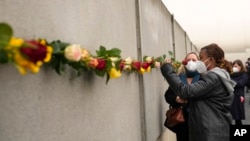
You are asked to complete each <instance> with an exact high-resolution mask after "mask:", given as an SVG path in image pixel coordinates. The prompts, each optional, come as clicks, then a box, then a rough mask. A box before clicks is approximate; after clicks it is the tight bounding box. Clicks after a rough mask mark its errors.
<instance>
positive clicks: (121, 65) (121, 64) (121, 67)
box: [119, 60, 125, 70]
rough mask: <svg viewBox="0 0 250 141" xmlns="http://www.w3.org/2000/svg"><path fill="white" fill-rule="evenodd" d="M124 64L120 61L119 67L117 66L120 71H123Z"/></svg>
mask: <svg viewBox="0 0 250 141" xmlns="http://www.w3.org/2000/svg"><path fill="white" fill-rule="evenodd" d="M124 63H125V61H124V60H122V61H121V63H120V65H119V67H120V70H123V69H124V65H125V64H124Z"/></svg>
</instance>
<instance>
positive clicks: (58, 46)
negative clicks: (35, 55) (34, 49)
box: [49, 40, 69, 53]
mask: <svg viewBox="0 0 250 141" xmlns="http://www.w3.org/2000/svg"><path fill="white" fill-rule="evenodd" d="M49 45H50V46H51V47H52V48H53V53H61V51H63V50H64V49H65V48H66V47H67V46H68V45H69V43H64V42H61V41H60V40H57V41H52V42H51V43H49Z"/></svg>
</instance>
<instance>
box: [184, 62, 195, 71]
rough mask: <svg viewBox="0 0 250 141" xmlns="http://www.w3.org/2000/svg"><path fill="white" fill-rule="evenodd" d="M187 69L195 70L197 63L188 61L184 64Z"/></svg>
mask: <svg viewBox="0 0 250 141" xmlns="http://www.w3.org/2000/svg"><path fill="white" fill-rule="evenodd" d="M185 67H186V69H187V70H188V71H196V69H197V64H196V62H194V61H192V60H191V61H188V63H187V65H186V66H185Z"/></svg>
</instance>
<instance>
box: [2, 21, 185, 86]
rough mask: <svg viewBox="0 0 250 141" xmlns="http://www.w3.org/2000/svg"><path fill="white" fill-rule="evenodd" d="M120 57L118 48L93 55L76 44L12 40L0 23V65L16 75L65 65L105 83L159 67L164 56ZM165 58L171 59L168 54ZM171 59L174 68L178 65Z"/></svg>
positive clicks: (101, 49)
mask: <svg viewBox="0 0 250 141" xmlns="http://www.w3.org/2000/svg"><path fill="white" fill-rule="evenodd" d="M120 54H121V50H120V49H118V48H112V49H109V50H108V49H106V47H104V46H100V47H99V50H96V55H94V54H92V53H90V52H89V51H88V50H87V49H86V48H83V47H82V46H81V45H79V44H70V43H65V42H61V41H59V40H57V41H52V42H50V43H49V42H48V41H46V40H45V39H37V40H24V39H22V38H16V37H14V36H13V30H12V28H11V26H10V25H8V24H6V23H0V63H2V64H5V63H12V64H14V66H15V67H16V68H17V69H18V71H19V72H20V74H26V73H28V72H31V73H38V72H39V70H40V68H41V66H42V65H43V64H45V65H48V66H50V67H52V68H53V69H54V70H55V71H56V72H57V73H58V74H61V73H62V72H63V71H64V69H65V67H66V66H70V67H71V68H73V69H75V70H76V71H77V74H78V76H80V75H81V73H82V72H83V71H94V72H95V73H96V74H97V75H98V76H101V77H103V76H105V75H106V76H107V81H106V82H108V81H109V79H110V78H118V77H120V76H121V75H122V72H138V73H140V74H144V73H145V72H150V71H151V69H152V68H159V67H160V65H161V63H162V62H163V61H164V60H165V57H166V55H162V56H159V57H150V56H144V57H143V58H142V61H138V60H135V59H132V58H131V57H127V58H125V59H123V58H121V56H120ZM169 55H170V56H172V52H169ZM172 59H173V62H174V66H175V68H176V69H177V68H178V67H179V66H180V64H181V63H180V62H178V61H176V60H175V59H174V58H172Z"/></svg>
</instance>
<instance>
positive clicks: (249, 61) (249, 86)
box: [245, 57, 250, 92]
mask: <svg viewBox="0 0 250 141" xmlns="http://www.w3.org/2000/svg"><path fill="white" fill-rule="evenodd" d="M245 68H246V71H247V74H248V81H247V84H246V92H249V91H250V57H249V58H247V61H246V63H245Z"/></svg>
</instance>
